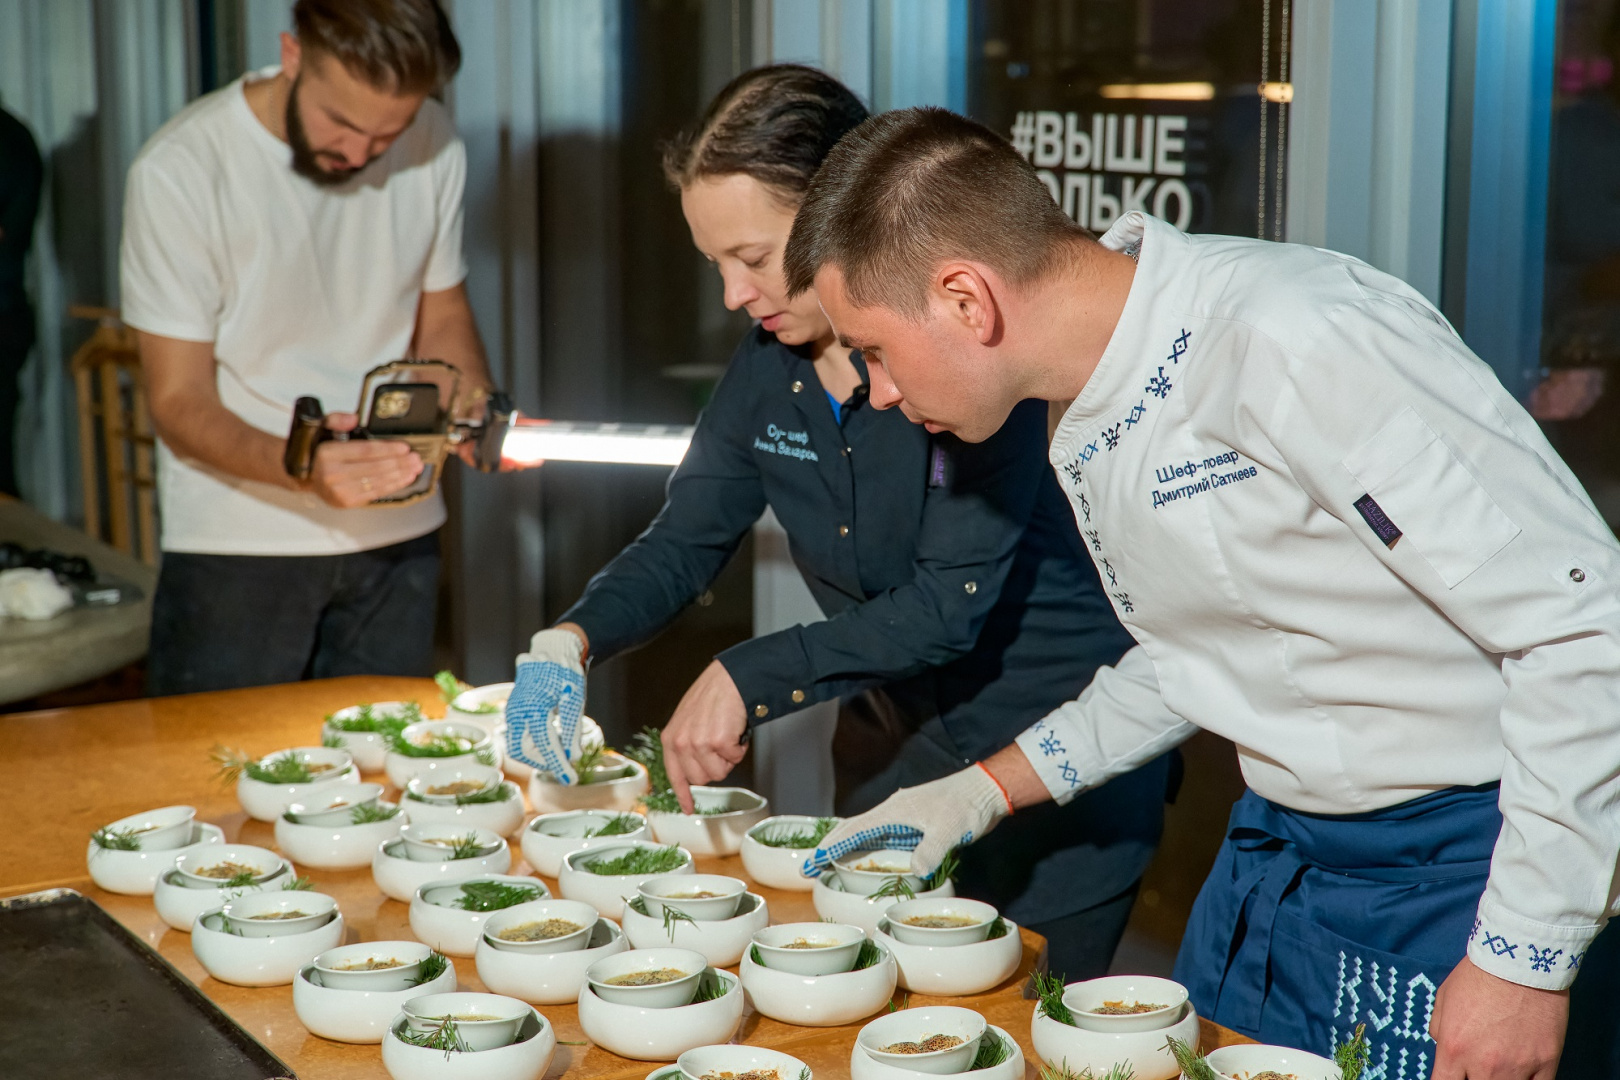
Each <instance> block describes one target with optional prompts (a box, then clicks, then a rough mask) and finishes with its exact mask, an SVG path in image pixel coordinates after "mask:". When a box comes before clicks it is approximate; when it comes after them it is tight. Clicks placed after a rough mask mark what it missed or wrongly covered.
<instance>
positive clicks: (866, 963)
mask: <svg viewBox="0 0 1620 1080" xmlns="http://www.w3.org/2000/svg"><path fill="white" fill-rule="evenodd" d="M882 959H883V950H882V949H880V948H879V947H878V943H877V942H875V941H873V940H872V939H871V938H866V939H865V940H863V941H862V942H861V951H860V952H858V953H856V954H855V966H854V967H852V968H850V969H849V970H851V971H865V970H866V969H867V968H869V967H872V966H873V965H875V964H877V963H879V962H881V961H882Z"/></svg>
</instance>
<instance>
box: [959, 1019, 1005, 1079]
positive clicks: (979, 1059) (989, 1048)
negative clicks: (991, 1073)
mask: <svg viewBox="0 0 1620 1080" xmlns="http://www.w3.org/2000/svg"><path fill="white" fill-rule="evenodd" d="M1010 1057H1012V1047H1011V1046H1008V1045H1007V1040H1006V1039H1003V1038H1002V1037H1001V1036H1000V1035H997V1034H996V1033H995V1032H994V1031H990V1030H988V1029H987V1030H986V1031H985V1033H984V1038H982V1039H980V1040H979V1051H978V1053H976V1054H974V1055H973V1064H971V1065H969V1066H968V1068H967V1071H968V1072H977V1071H978V1070H979V1069H993V1068H995V1067H996V1066H997V1065H1000V1064H1001V1063H1002V1062H1004V1061H1006V1060H1007V1059H1008V1058H1010Z"/></svg>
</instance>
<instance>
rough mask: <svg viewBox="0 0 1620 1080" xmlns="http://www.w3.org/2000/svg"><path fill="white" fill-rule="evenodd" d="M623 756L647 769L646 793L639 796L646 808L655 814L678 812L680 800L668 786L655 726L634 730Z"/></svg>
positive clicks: (667, 774) (662, 747)
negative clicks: (634, 733)
mask: <svg viewBox="0 0 1620 1080" xmlns="http://www.w3.org/2000/svg"><path fill="white" fill-rule="evenodd" d="M624 753H625V756H626V757H628V758H630V759H631V760H632V761H634V762H636V763H637V764H638V765H640V766H641V767H642V768H644V769H646V770H647V794H645V795H643V796H642V797H641V801H642V803H643V804H644V805H645V806H646V807H647V809H648V810H650V811H652V812H653V813H656V814H678V813H680V812H681V803H680V800H679V799H677V798H676V797H675V789H674V788H672V787H671V786H670V783H669V773H668V772H666V771H665V770H664V741H663V737H662V736H661V735H660V734H659V733H658V729H657V728H655V727H645V728H642V729H641V730H640V731H638V732H636V735H635V738H633V739H632V740H631V741H630V747H629V749H627V750H626V751H625V752H624Z"/></svg>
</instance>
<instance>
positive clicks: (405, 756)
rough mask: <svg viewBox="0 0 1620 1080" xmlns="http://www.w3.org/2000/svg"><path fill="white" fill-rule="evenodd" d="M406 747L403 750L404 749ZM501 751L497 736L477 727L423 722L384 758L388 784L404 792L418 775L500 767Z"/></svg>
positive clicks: (393, 744)
mask: <svg viewBox="0 0 1620 1080" xmlns="http://www.w3.org/2000/svg"><path fill="white" fill-rule="evenodd" d="M401 747H404V749H401ZM500 763H501V752H500V749H499V747H497V746H496V745H495V737H494V736H493V735H491V734H490V733H489V732H487V731H485V730H484V729H483V728H481V727H479V726H478V725H476V724H467V723H459V722H456V721H451V720H423V721H422V722H421V723H417V724H412V725H410V726H409V727H407V728H405V729H404V730H403V731H401V732H400V733H399V737H398V738H397V739H396V740H393V741H392V742H391V743H390V746H389V750H388V753H387V755H386V756H385V757H384V758H383V771H384V772H386V773H387V774H388V781H389V783H391V784H393V785H394V786H395V787H397V788H399V789H401V790H404V788H405V785H406V784H409V783H410V782H411V777H413V776H416V775H417V774H418V773H425V772H429V771H436V770H441V769H459V768H464V767H466V766H468V765H488V766H491V767H499V766H500Z"/></svg>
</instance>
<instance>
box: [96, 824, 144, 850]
mask: <svg viewBox="0 0 1620 1080" xmlns="http://www.w3.org/2000/svg"><path fill="white" fill-rule="evenodd" d="M90 839H91V841H92V842H94V843H95V845H96V847H98V848H101V849H103V850H106V851H139V850H141V842H140V841H139V840H138V839H136V832H135V830H134V829H97V830H96V831H95V832H93V833H91V834H90Z"/></svg>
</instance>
